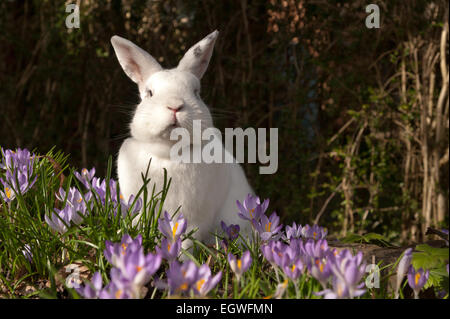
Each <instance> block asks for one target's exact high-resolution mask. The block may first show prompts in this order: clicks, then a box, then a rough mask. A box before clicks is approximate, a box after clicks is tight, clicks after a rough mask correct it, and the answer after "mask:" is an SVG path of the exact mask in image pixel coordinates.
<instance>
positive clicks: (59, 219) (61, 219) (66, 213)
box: [44, 207, 71, 234]
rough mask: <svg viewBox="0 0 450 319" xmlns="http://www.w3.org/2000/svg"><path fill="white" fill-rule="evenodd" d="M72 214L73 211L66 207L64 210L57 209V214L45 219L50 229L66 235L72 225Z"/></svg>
mask: <svg viewBox="0 0 450 319" xmlns="http://www.w3.org/2000/svg"><path fill="white" fill-rule="evenodd" d="M70 214H71V210H70V208H69V207H66V208H64V209H63V210H59V209H55V212H53V213H52V214H51V216H48V215H47V214H45V216H44V219H45V221H46V222H47V224H48V225H49V226H50V228H52V229H53V230H55V231H57V232H59V233H60V234H64V233H65V232H67V227H68V226H69V225H70V217H71V216H70Z"/></svg>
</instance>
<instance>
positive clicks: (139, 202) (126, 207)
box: [116, 195, 142, 217]
mask: <svg viewBox="0 0 450 319" xmlns="http://www.w3.org/2000/svg"><path fill="white" fill-rule="evenodd" d="M120 196H122V195H120ZM122 198H123V196H122ZM122 198H121V199H120V207H121V212H122V216H123V217H125V216H126V215H127V213H128V212H130V215H131V217H133V216H134V215H136V214H137V213H139V211H140V210H141V208H142V198H140V197H139V198H138V199H136V203H135V204H134V207H133V209H132V210H131V211H130V209H131V206H133V202H134V199H135V196H134V195H131V196H130V198H129V199H128V202H125V201H124V200H123V199H122ZM116 208H117V207H116Z"/></svg>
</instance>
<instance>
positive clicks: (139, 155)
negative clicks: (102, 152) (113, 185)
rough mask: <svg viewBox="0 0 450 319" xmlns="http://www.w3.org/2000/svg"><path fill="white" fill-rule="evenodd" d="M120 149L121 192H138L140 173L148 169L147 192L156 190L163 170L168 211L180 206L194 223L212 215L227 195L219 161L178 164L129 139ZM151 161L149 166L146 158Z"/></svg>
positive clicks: (161, 184) (161, 183) (140, 181)
mask: <svg viewBox="0 0 450 319" xmlns="http://www.w3.org/2000/svg"><path fill="white" fill-rule="evenodd" d="M126 143H127V142H125V143H124V145H123V146H122V148H121V151H120V153H119V159H118V175H119V184H120V189H121V192H122V193H123V195H124V196H126V197H129V196H130V195H132V194H134V195H135V194H137V193H138V192H139V189H140V188H141V187H142V185H143V180H142V175H145V173H146V171H147V168H148V178H150V179H151V181H150V183H149V191H150V192H151V191H152V188H153V185H156V186H155V190H156V192H159V191H161V190H162V188H163V185H164V170H166V171H167V181H168V179H169V178H170V179H171V182H170V187H169V191H168V194H167V197H166V200H165V202H164V209H165V210H167V211H168V212H169V213H173V212H175V211H176V209H177V208H178V207H180V206H181V211H182V212H183V214H184V215H186V216H187V217H190V218H189V219H190V220H191V222H193V223H194V224H199V223H201V222H206V221H207V220H208V218H207V217H208V216H211V217H213V216H214V214H215V212H216V211H217V210H218V209H219V207H220V205H221V204H222V202H223V200H224V199H225V197H226V195H227V189H228V179H229V174H227V172H226V167H225V166H224V165H222V164H202V163H200V164H194V163H179V162H174V161H171V160H170V159H166V158H160V157H158V156H155V155H154V154H153V153H152V152H151V151H149V150H148V149H146V148H145V147H142V145H133V143H130V141H129V142H128V143H127V144H126ZM150 159H151V163H150V165H149V161H150Z"/></svg>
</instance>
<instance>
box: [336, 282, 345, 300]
mask: <svg viewBox="0 0 450 319" xmlns="http://www.w3.org/2000/svg"><path fill="white" fill-rule="evenodd" d="M343 293H344V289H342V286H341V285H339V286H338V289H337V294H338V296H339V297H341V296H342V294H343Z"/></svg>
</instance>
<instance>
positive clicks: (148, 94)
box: [111, 31, 253, 248]
mask: <svg viewBox="0 0 450 319" xmlns="http://www.w3.org/2000/svg"><path fill="white" fill-rule="evenodd" d="M217 36H218V31H214V32H212V33H211V34H209V35H208V36H206V37H205V38H204V39H203V40H201V41H200V42H198V43H197V44H195V45H194V46H193V47H191V48H190V49H189V50H188V51H187V52H186V54H185V55H184V57H183V58H182V59H181V61H180V62H179V64H178V66H177V67H176V68H173V69H163V68H162V67H161V66H160V65H159V63H158V62H157V61H156V60H155V59H154V58H153V57H152V56H151V55H150V54H148V53H147V52H145V51H144V50H142V49H141V48H139V47H138V46H136V45H135V44H133V43H132V42H130V41H128V40H126V39H124V38H121V37H119V36H113V37H112V38H111V43H112V45H113V47H114V50H115V53H116V55H117V58H118V60H119V63H120V65H121V66H122V68H123V69H124V71H125V73H126V74H127V75H128V76H129V77H130V78H131V80H133V81H134V82H136V83H137V85H138V87H139V92H140V97H141V99H142V101H141V103H140V104H139V105H138V106H137V108H136V112H135V114H134V117H133V120H132V122H131V125H130V131H131V137H130V138H127V139H126V140H125V141H124V142H123V144H122V146H121V148H120V151H119V157H118V165H117V166H118V178H119V185H120V190H121V192H122V194H123V195H124V196H125V197H126V198H128V197H129V196H130V195H136V194H137V192H138V190H139V189H140V188H141V187H142V184H143V183H142V177H141V174H145V172H146V170H147V166H148V163H149V160H150V158H151V165H150V167H149V172H148V175H149V177H150V178H151V179H152V183H151V184H152V185H151V186H150V185H149V189H150V192H151V187H153V183H156V187H157V189H156V190H157V191H160V190H161V188H162V185H163V177H164V172H163V168H165V169H166V170H167V173H168V177H171V178H172V183H171V185H170V188H169V192H168V195H167V198H166V200H165V202H164V206H163V210H167V211H168V212H169V214H170V215H172V214H173V213H174V212H175V211H176V210H177V208H178V207H179V206H181V209H180V211H181V212H182V213H183V215H184V216H185V218H186V219H187V222H188V229H187V231H190V230H191V229H193V228H197V227H198V232H196V233H195V237H196V238H197V239H199V240H203V241H206V242H211V240H212V239H213V236H212V233H214V232H215V231H216V230H218V229H220V222H221V221H224V222H225V223H226V224H227V225H228V224H239V225H240V228H241V234H243V235H244V236H249V234H250V227H251V225H250V223H249V222H248V221H245V220H242V219H241V218H240V217H238V214H237V212H238V208H237V206H236V200H239V201H240V202H242V201H243V200H244V199H245V197H246V196H247V195H248V194H253V190H252V188H251V187H250V185H249V183H248V181H247V179H246V177H245V174H244V171H243V169H242V168H241V166H240V165H239V164H238V163H232V164H225V163H223V164H222V163H212V164H206V163H198V164H195V163H182V162H177V161H173V160H171V158H170V149H171V147H172V146H173V145H174V143H176V141H171V140H170V139H169V137H170V132H171V131H172V130H173V129H174V128H175V127H183V128H186V129H188V130H189V132H190V133H191V134H190V135H191V136H192V128H193V120H201V129H202V131H203V130H204V129H206V128H208V127H214V126H213V122H212V117H211V114H210V112H209V110H208V107H207V106H206V105H205V104H204V102H203V101H202V99H201V98H200V95H199V92H200V79H201V78H202V76H203V74H204V73H205V71H206V68H207V67H208V64H209V60H210V58H211V55H212V52H213V49H214V43H215V41H216V39H217ZM223 152H225V150H223ZM158 187H159V189H158ZM187 246H189V243H186V241H185V242H183V247H184V248H187Z"/></svg>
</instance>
